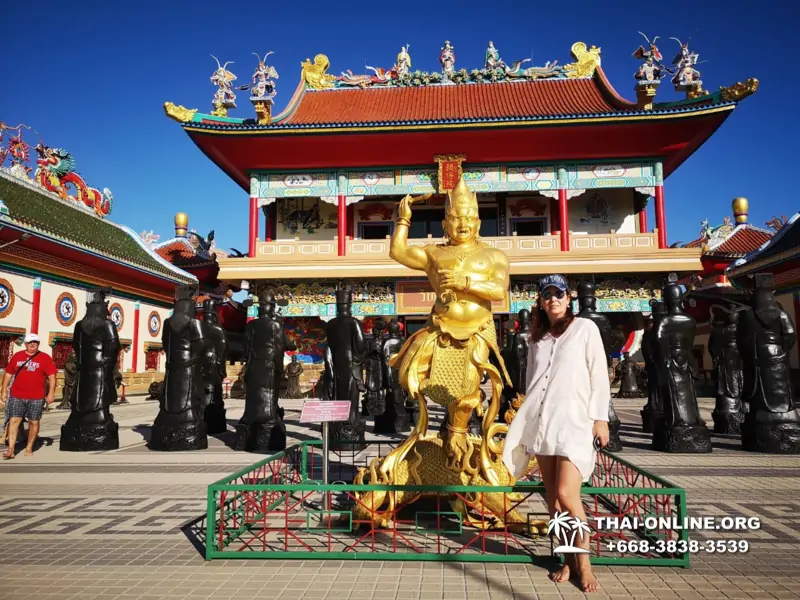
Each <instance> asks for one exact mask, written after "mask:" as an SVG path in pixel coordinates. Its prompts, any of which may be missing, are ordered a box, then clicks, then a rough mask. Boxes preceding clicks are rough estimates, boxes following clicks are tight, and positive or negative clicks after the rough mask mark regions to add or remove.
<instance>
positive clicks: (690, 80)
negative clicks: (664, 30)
mask: <svg viewBox="0 0 800 600" xmlns="http://www.w3.org/2000/svg"><path fill="white" fill-rule="evenodd" d="M670 39H672V40H675V41H676V42H678V45H679V46H680V47H681V49H680V52H678V54H676V55H675V58H673V59H672V64H673V65H675V67H676V71H675V75H674V76H673V77H672V84H673V85H674V86H675V91H676V92H686V98H687V99H691V98H697V97H699V96H703V95H705V94H707V93H708V92H706V91H704V90H703V82H702V81H701V80H700V71H698V70H697V69H695V68H694V66H695V65H696V64H697V59H698V57H699V55H698V54H697V53H696V52H690V51H689V44H688V43H686V44H684V43H682V42H681V41H680V40H679V39H678V38H670Z"/></svg>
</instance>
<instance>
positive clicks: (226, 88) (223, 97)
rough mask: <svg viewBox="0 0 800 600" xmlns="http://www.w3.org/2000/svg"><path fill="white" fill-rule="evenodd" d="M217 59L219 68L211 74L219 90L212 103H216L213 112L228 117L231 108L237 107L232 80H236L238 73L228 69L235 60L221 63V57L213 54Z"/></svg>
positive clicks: (216, 115)
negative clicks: (235, 73)
mask: <svg viewBox="0 0 800 600" xmlns="http://www.w3.org/2000/svg"><path fill="white" fill-rule="evenodd" d="M211 58H213V59H214V60H215V61H217V70H216V71H214V74H213V75H211V83H212V84H213V85H216V86H217V91H216V92H215V93H214V99H213V100H212V101H211V103H212V104H213V105H214V110H213V111H211V114H212V115H213V116H215V117H227V116H228V109H229V108H236V94H234V93H233V87H232V86H231V82H232V81H236V75H234V74H233V73H231V72H230V71H228V69H227V66H228V65H230V64H232V63H233V61H232V60H229V61H228V62H226V63H225V65H221V64H219V59H218V58H217V57H216V56H214V55H213V54H212V55H211Z"/></svg>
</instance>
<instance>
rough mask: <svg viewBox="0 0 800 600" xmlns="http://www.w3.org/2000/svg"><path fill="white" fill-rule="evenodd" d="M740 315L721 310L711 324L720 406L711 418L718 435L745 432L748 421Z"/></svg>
mask: <svg viewBox="0 0 800 600" xmlns="http://www.w3.org/2000/svg"><path fill="white" fill-rule="evenodd" d="M738 323H739V312H738V311H736V310H732V311H730V312H728V311H720V312H718V313H716V318H714V320H713V321H712V323H711V326H712V327H713V329H712V330H711V335H710V336H709V337H708V353H709V354H710V355H711V361H712V363H713V365H714V383H715V388H716V405H715V406H714V411H713V412H712V413H711V417H712V418H713V419H714V433H736V434H739V433H741V426H742V421H744V409H743V407H742V357H741V355H740V354H739V349H738V347H737V346H736V329H737V326H738Z"/></svg>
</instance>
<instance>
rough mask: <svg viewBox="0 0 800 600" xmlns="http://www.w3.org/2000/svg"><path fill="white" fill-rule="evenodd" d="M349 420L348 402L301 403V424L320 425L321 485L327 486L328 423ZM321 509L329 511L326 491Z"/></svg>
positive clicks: (314, 401) (320, 401) (316, 401)
mask: <svg viewBox="0 0 800 600" xmlns="http://www.w3.org/2000/svg"><path fill="white" fill-rule="evenodd" d="M349 419H350V401H349V400H321V399H319V398H310V399H308V400H306V401H305V402H303V412H302V413H301V414H300V422H301V423H322V484H323V485H326V486H327V485H328V450H329V442H330V439H329V437H330V423H337V422H342V421H347V420H349ZM322 508H323V510H325V511H330V492H328V491H327V490H326V491H325V492H324V495H323V497H322Z"/></svg>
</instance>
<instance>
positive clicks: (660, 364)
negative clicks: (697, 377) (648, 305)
mask: <svg viewBox="0 0 800 600" xmlns="http://www.w3.org/2000/svg"><path fill="white" fill-rule="evenodd" d="M663 297H664V304H665V305H666V307H667V314H666V315H664V316H663V318H660V319H659V323H658V328H657V329H656V331H655V337H656V342H657V343H656V346H655V361H656V366H657V368H658V374H659V383H660V384H663V385H662V386H661V391H662V394H663V396H662V397H663V399H664V418H663V419H661V420H660V421H659V422H658V423H656V425H655V431H654V432H653V448H654V449H655V450H661V451H664V452H679V453H703V452H711V434H710V432H709V431H708V428H707V427H706V424H705V421H703V420H702V419H701V418H700V411H699V409H698V407H697V395H696V392H695V387H694V372H693V368H692V345H693V344H694V338H695V330H696V324H695V321H694V319H693V318H692V317H690V316H689V315H687V314H686V313H684V312H683V308H682V306H681V303H682V292H681V289H680V288H679V287H678V286H677V285H676V284H674V283H669V284H667V285H666V286H665V287H664V291H663Z"/></svg>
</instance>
